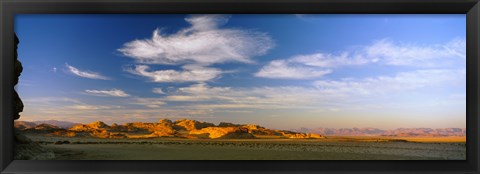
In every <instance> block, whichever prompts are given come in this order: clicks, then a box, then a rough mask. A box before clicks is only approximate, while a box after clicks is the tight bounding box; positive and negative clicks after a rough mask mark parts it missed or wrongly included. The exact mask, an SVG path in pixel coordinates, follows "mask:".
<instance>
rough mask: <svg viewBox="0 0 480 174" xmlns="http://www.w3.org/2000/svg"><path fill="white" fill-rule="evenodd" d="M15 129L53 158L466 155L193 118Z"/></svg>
mask: <svg viewBox="0 0 480 174" xmlns="http://www.w3.org/2000/svg"><path fill="white" fill-rule="evenodd" d="M16 128H17V130H20V129H21V132H23V134H24V135H25V136H26V137H28V138H29V139H31V140H32V141H33V142H36V143H38V144H39V145H40V146H42V147H43V148H45V149H47V150H49V151H51V152H53V153H54V157H53V158H52V159H53V160H465V159H466V143H465V142H466V137H465V136H424V137H422V136H414V137H410V136H408V137H401V136H323V135H319V134H313V133H311V134H310V133H299V132H293V131H280V130H272V129H267V128H264V127H261V126H257V125H236V124H231V123H223V125H222V124H220V125H213V124H210V123H204V122H197V121H194V120H181V121H175V122H173V121H170V120H163V121H160V122H158V123H127V124H124V125H116V124H115V125H111V126H109V125H106V124H104V123H103V122H95V123H90V124H85V125H83V124H81V125H75V126H73V127H71V128H69V129H65V128H59V127H57V126H53V125H48V124H40V125H35V126H32V127H28V126H27V127H22V126H17V125H16ZM19 148H21V146H19Z"/></svg>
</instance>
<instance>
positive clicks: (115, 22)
mask: <svg viewBox="0 0 480 174" xmlns="http://www.w3.org/2000/svg"><path fill="white" fill-rule="evenodd" d="M15 31H16V33H17V34H18V36H19V38H20V45H19V59H20V61H22V63H23V65H24V71H23V73H22V76H21V78H20V84H19V85H18V86H17V89H18V90H19V94H20V96H21V97H22V99H23V100H24V103H25V111H24V112H23V113H22V117H21V120H47V119H56V120H65V121H72V122H82V123H87V122H92V121H96V120H102V121H105V122H107V123H125V122H133V121H145V122H146V121H148V122H155V121H157V120H159V119H161V118H169V119H173V120H176V119H182V118H187V119H196V120H201V121H208V122H214V123H219V122H222V121H225V122H235V123H255V124H260V125H263V126H268V127H272V128H282V129H289V128H298V127H309V128H314V127H336V128H339V127H377V128H398V127H433V128H436V127H465V117H466V111H465V107H466V104H465V94H466V92H465V74H466V73H465V49H466V48H465V36H466V23H465V15H238V14H237V15H133V14H132V15H17V16H16V18H15Z"/></svg>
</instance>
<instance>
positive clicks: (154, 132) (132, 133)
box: [16, 119, 325, 139]
mask: <svg viewBox="0 0 480 174" xmlns="http://www.w3.org/2000/svg"><path fill="white" fill-rule="evenodd" d="M16 125H17V126H16V129H17V130H20V131H23V132H25V133H31V134H43V135H45V136H60V137H93V138H159V137H170V138H187V139H252V138H262V137H265V136H269V137H275V138H285V139H289V138H295V139H320V138H325V137H324V136H322V135H320V134H313V133H298V132H293V131H285V130H273V129H268V128H265V127H262V126H259V125H255V124H233V123H225V122H222V123H220V124H219V125H215V124H213V123H208V122H201V121H197V120H188V119H182V120H176V121H172V120H168V119H162V120H159V121H158V122H156V123H143V122H133V123H125V124H121V125H119V124H112V125H108V124H106V123H104V122H102V121H96V122H92V123H89V124H77V125H74V126H72V127H70V128H68V129H65V128H61V127H58V126H54V125H48V124H45V123H43V124H40V125H35V124H28V123H25V122H19V123H18V124H17V123H16Z"/></svg>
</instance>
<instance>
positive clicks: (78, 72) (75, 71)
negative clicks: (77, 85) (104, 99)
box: [55, 63, 110, 80]
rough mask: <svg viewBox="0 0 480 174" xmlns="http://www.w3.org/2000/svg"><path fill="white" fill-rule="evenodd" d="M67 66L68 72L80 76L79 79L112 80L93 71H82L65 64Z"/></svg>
mask: <svg viewBox="0 0 480 174" xmlns="http://www.w3.org/2000/svg"><path fill="white" fill-rule="evenodd" d="M65 66H66V67H67V69H68V72H70V73H72V74H74V75H76V76H79V77H84V78H89V79H98V80H110V78H108V77H106V76H103V75H101V74H100V73H97V72H91V71H82V70H79V69H78V68H75V67H73V66H71V65H69V64H68V63H65ZM55 71H56V69H55Z"/></svg>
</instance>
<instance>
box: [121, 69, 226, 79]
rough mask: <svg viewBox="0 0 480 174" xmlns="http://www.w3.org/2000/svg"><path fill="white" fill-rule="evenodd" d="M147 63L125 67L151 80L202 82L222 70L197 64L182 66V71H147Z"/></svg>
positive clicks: (215, 75)
mask: <svg viewBox="0 0 480 174" xmlns="http://www.w3.org/2000/svg"><path fill="white" fill-rule="evenodd" d="M149 68H150V67H149V66H147V65H136V66H135V68H129V69H126V71H127V72H130V73H132V74H135V75H139V76H143V77H147V78H149V79H150V80H151V81H152V82H159V83H160V82H203V81H208V80H212V79H214V78H217V77H218V76H220V74H221V73H222V70H220V69H217V68H210V67H203V66H199V65H185V66H182V69H183V71H177V70H157V71H149Z"/></svg>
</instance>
